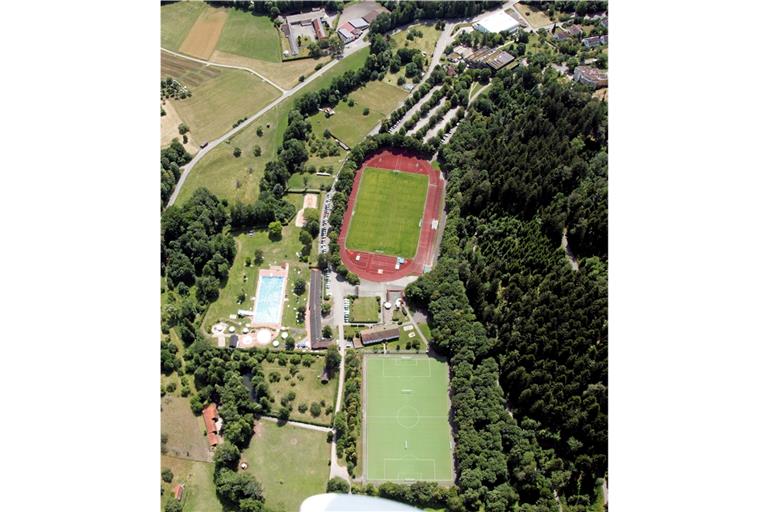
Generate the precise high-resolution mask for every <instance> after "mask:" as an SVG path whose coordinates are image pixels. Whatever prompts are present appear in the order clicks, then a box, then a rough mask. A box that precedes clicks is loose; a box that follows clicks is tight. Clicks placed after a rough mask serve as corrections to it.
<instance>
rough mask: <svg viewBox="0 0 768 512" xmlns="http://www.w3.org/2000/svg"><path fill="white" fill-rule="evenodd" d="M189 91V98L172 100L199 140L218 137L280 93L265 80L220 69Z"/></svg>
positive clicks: (245, 73) (246, 73)
mask: <svg viewBox="0 0 768 512" xmlns="http://www.w3.org/2000/svg"><path fill="white" fill-rule="evenodd" d="M190 90H191V92H192V97H191V98H187V99H185V100H181V101H176V100H171V101H172V103H173V105H174V108H176V112H177V113H178V114H179V116H180V117H181V118H182V119H183V120H184V122H185V123H186V124H187V126H189V129H190V130H191V131H192V133H194V135H195V139H196V140H199V141H206V140H210V139H215V138H217V137H220V136H221V135H223V134H224V133H226V132H227V130H230V129H231V128H232V124H233V123H234V122H236V121H237V120H238V119H241V118H243V117H248V116H250V115H253V114H254V113H256V112H257V111H258V110H259V109H261V108H262V107H264V106H265V105H267V104H268V103H269V102H270V101H272V100H274V99H275V98H277V97H278V96H280V92H279V91H278V90H277V89H276V88H275V87H273V86H271V85H270V84H268V83H267V82H264V81H263V80H261V79H260V78H258V77H256V76H255V75H252V74H251V73H248V72H247V71H239V70H235V69H223V70H221V73H220V74H219V75H218V76H217V77H215V78H213V79H211V80H208V81H206V82H204V83H202V84H200V85H199V86H197V87H190Z"/></svg>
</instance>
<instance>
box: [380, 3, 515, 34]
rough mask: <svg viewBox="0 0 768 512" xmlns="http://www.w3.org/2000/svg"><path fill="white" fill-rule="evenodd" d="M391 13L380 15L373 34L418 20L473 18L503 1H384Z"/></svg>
mask: <svg viewBox="0 0 768 512" xmlns="http://www.w3.org/2000/svg"><path fill="white" fill-rule="evenodd" d="M379 3H381V4H382V5H383V6H384V7H386V8H387V9H389V11H390V12H388V13H382V14H380V15H379V16H378V17H377V18H376V19H375V20H373V23H371V27H370V32H371V34H383V33H384V32H388V31H390V30H392V29H394V28H396V27H399V26H402V25H406V24H408V23H411V22H412V21H416V20H430V19H443V18H471V17H473V16H475V15H477V14H480V13H481V12H483V11H484V10H486V9H493V8H496V7H499V6H500V5H502V4H503V3H504V2H501V1H489V0H483V1H464V0H457V1H453V2H429V1H418V2H414V1H408V0H406V1H402V2H398V1H392V0H389V1H384V2H379Z"/></svg>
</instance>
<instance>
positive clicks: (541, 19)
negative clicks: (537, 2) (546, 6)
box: [515, 2, 555, 29]
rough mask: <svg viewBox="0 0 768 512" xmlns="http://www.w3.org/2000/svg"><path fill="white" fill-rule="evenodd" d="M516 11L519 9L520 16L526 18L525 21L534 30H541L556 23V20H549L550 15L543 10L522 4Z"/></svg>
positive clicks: (517, 6) (518, 5)
mask: <svg viewBox="0 0 768 512" xmlns="http://www.w3.org/2000/svg"><path fill="white" fill-rule="evenodd" d="M515 9H517V12H519V13H520V15H521V16H523V17H524V18H525V21H527V22H528V23H529V24H530V25H531V27H533V28H534V29H536V28H541V27H543V26H545V25H550V24H552V23H554V22H555V20H552V19H550V18H549V15H548V14H547V12H546V11H542V10H541V9H538V8H536V7H533V6H532V5H526V4H524V3H522V2H521V3H519V4H517V5H516V6H515Z"/></svg>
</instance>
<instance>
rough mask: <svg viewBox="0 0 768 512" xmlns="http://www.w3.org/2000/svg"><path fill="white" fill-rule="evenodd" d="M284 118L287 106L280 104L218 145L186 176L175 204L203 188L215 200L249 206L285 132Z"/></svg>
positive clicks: (286, 114) (285, 119)
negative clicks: (237, 154) (259, 129)
mask: <svg viewBox="0 0 768 512" xmlns="http://www.w3.org/2000/svg"><path fill="white" fill-rule="evenodd" d="M287 116H288V110H287V107H286V105H285V103H281V104H279V105H277V106H276V107H274V108H273V109H271V110H270V111H269V112H267V113H266V114H264V115H263V116H261V118H260V119H258V120H257V121H254V122H253V123H251V124H250V125H249V126H247V127H246V128H244V129H243V130H241V131H240V132H239V133H238V134H237V135H235V136H234V137H233V138H232V141H231V143H230V144H220V145H219V146H218V147H216V148H214V149H213V150H212V151H211V152H210V153H209V154H207V155H205V158H203V159H202V160H200V163H198V164H197V165H196V166H195V167H194V168H193V169H192V172H191V173H190V174H189V176H188V177H187V180H186V182H185V183H184V187H183V188H182V189H181V192H180V193H179V198H178V200H177V203H178V204H183V203H184V202H185V201H186V200H187V199H189V198H190V197H192V194H193V193H194V192H195V190H197V189H198V188H199V187H206V188H208V190H210V191H211V192H212V193H213V194H215V195H216V197H218V198H219V199H227V200H228V201H230V202H235V201H241V202H243V203H252V202H254V201H255V200H256V199H258V197H259V181H261V177H262V176H263V175H264V167H265V166H266V165H267V162H269V161H270V160H273V159H275V158H276V157H277V145H278V141H280V140H281V139H282V134H283V132H284V131H285V124H287ZM281 124H282V125H283V126H281ZM259 126H261V127H262V131H263V133H262V136H261V137H259V136H258V134H257V133H256V129H257V127H259ZM256 145H258V146H259V147H261V156H259V157H255V156H253V148H254V146H256ZM235 147H239V148H240V149H241V150H242V154H241V155H240V157H239V158H235V156H234V155H233V154H232V151H233V149H234V148H235ZM249 168H250V169H253V171H252V172H251V171H249ZM238 185H239V186H238Z"/></svg>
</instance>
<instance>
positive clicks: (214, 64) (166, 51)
mask: <svg viewBox="0 0 768 512" xmlns="http://www.w3.org/2000/svg"><path fill="white" fill-rule="evenodd" d="M160 51H163V52H165V53H169V54H171V55H173V56H175V57H180V58H182V59H187V60H191V61H194V62H199V63H200V64H205V65H206V66H215V67H218V68H229V69H239V70H242V71H247V72H249V73H252V74H254V75H256V76H257V77H259V78H261V79H262V80H264V81H265V82H267V83H268V84H270V85H272V86H274V87H277V89H278V90H279V91H280V92H283V93H284V92H286V90H285V89H283V88H282V87H280V86H279V85H277V84H276V83H275V82H273V81H272V80H270V79H269V78H267V77H266V76H264V75H262V74H261V73H257V72H256V71H254V70H252V69H251V68H248V67H245V66H235V65H232V64H218V63H216V62H212V61H209V60H203V59H198V58H197V57H190V56H189V55H184V54H183V53H178V52H174V51H171V50H167V49H165V48H162V47H161V48H160ZM334 62H335V61H334ZM323 68H325V66H323ZM320 71H322V68H321V70H320Z"/></svg>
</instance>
